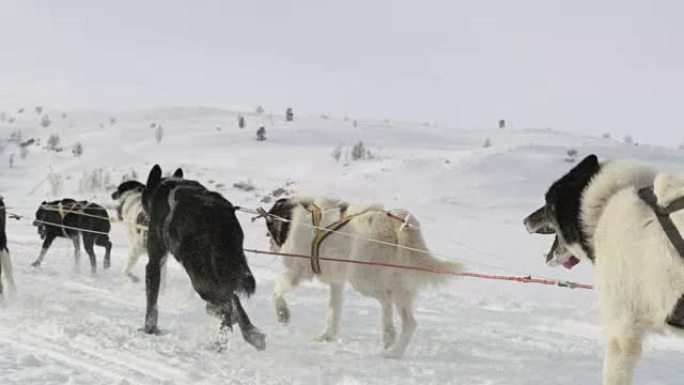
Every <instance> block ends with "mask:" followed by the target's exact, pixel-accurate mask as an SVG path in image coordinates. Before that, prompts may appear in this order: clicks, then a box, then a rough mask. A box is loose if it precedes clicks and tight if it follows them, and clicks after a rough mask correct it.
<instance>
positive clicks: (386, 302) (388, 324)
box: [378, 292, 397, 350]
mask: <svg viewBox="0 0 684 385" xmlns="http://www.w3.org/2000/svg"><path fill="white" fill-rule="evenodd" d="M378 301H380V306H381V307H382V321H381V324H380V332H381V333H382V334H381V336H382V346H383V348H384V349H385V350H387V349H389V348H390V347H391V346H392V345H394V343H395V342H396V340H397V330H396V329H395V328H394V319H393V315H394V314H393V313H394V304H393V303H392V293H390V292H387V293H386V294H385V295H382V296H380V297H379V298H378Z"/></svg>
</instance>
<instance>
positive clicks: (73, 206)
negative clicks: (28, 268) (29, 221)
mask: <svg viewBox="0 0 684 385" xmlns="http://www.w3.org/2000/svg"><path fill="white" fill-rule="evenodd" d="M33 225H34V226H36V227H38V234H40V238H41V239H43V248H42V249H41V251H40V255H39V256H38V259H36V260H35V262H33V263H32V265H33V266H34V267H37V266H40V264H41V263H43V259H45V254H47V251H48V249H49V248H50V245H51V244H52V242H53V241H54V240H55V238H57V237H63V238H68V239H71V241H72V242H73V243H74V260H75V262H76V264H78V262H79V259H80V254H81V238H83V247H84V248H85V250H86V253H88V256H89V257H90V270H91V272H92V273H95V272H96V271H97V264H96V259H95V251H94V250H93V245H98V246H102V247H104V248H105V256H104V268H105V269H108V268H109V266H110V253H111V250H112V243H111V242H110V241H109V235H108V233H109V230H111V224H110V222H109V214H108V213H107V210H106V209H105V208H104V207H102V206H100V205H98V204H96V203H90V202H87V201H76V200H73V199H69V198H65V199H62V200H57V201H52V202H45V201H43V203H41V204H40V207H38V210H37V211H36V219H35V220H34V221H33Z"/></svg>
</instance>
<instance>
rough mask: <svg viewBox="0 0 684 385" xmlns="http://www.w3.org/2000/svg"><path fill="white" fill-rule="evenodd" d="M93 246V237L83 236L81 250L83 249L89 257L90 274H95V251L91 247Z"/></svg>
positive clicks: (89, 235) (91, 235)
mask: <svg viewBox="0 0 684 385" xmlns="http://www.w3.org/2000/svg"><path fill="white" fill-rule="evenodd" d="M94 244H95V236H94V235H93V234H85V233H84V234H83V248H84V249H85V251H86V253H87V254H88V257H90V272H91V273H92V274H95V273H96V272H97V259H96V257H95V250H94V249H93V245H94Z"/></svg>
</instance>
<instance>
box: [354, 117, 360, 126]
mask: <svg viewBox="0 0 684 385" xmlns="http://www.w3.org/2000/svg"><path fill="white" fill-rule="evenodd" d="M358 126H359V122H358V121H357V120H356V119H354V127H358Z"/></svg>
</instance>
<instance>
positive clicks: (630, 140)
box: [624, 135, 634, 144]
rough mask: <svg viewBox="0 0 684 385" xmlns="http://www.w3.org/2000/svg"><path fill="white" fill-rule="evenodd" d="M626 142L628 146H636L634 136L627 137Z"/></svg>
mask: <svg viewBox="0 0 684 385" xmlns="http://www.w3.org/2000/svg"><path fill="white" fill-rule="evenodd" d="M624 142H625V143H626V144H634V139H632V136H631V135H625V139H624Z"/></svg>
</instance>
